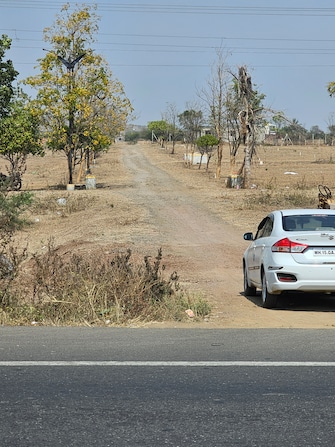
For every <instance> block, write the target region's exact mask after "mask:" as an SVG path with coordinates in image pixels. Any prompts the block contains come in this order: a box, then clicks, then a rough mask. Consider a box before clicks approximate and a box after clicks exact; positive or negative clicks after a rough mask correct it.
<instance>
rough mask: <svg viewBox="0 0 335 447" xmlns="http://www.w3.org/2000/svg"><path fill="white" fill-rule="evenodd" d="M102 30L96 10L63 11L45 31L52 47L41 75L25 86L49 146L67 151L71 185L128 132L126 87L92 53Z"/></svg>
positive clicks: (128, 103)
mask: <svg viewBox="0 0 335 447" xmlns="http://www.w3.org/2000/svg"><path fill="white" fill-rule="evenodd" d="M97 30H98V17H97V15H96V13H95V7H94V6H85V5H84V6H82V7H79V6H78V5H76V7H75V9H74V10H73V11H72V12H71V11H70V4H69V3H68V4H66V5H65V6H63V8H62V10H61V13H60V14H59V15H57V16H56V20H55V23H54V24H53V26H51V27H50V28H46V29H45V30H44V40H45V41H46V42H47V43H48V44H49V47H51V48H50V49H49V50H48V52H47V53H46V56H45V57H44V58H43V59H40V60H39V63H40V70H41V73H40V74H39V75H37V76H33V77H30V78H28V79H27V80H26V83H27V84H29V85H31V86H32V87H34V88H36V89H37V90H38V92H37V97H36V100H35V110H36V112H38V113H39V114H40V117H41V120H42V125H43V129H44V131H45V138H46V144H47V146H48V147H49V148H50V149H52V150H54V151H59V150H61V151H64V152H65V154H66V156H67V160H68V176H69V183H73V172H74V169H75V165H77V164H79V163H80V164H81V163H82V162H83V160H84V159H85V157H86V160H87V163H88V160H89V153H90V151H94V152H98V151H103V150H107V149H108V147H109V146H110V144H111V143H112V142H113V140H114V138H115V137H116V135H118V134H119V133H120V131H122V130H124V129H125V126H126V123H127V118H128V116H129V115H130V114H131V112H132V110H133V109H132V106H131V103H130V101H129V100H128V98H127V97H126V95H125V92H124V87H123V85H122V84H121V82H119V81H118V80H116V79H114V78H113V76H112V72H111V71H110V69H109V66H108V64H107V62H106V61H105V60H104V59H103V58H102V57H101V56H100V55H98V54H96V53H95V52H94V50H93V48H92V45H93V42H94V34H95V33H96V32H97Z"/></svg>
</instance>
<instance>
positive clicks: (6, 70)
mask: <svg viewBox="0 0 335 447" xmlns="http://www.w3.org/2000/svg"><path fill="white" fill-rule="evenodd" d="M11 43H12V41H11V39H10V38H9V37H8V36H7V35H5V34H3V35H2V36H1V38H0V119H1V118H3V117H4V116H6V115H7V114H8V113H9V108H10V102H11V100H12V97H13V96H14V88H13V82H14V80H15V79H16V77H17V75H18V72H17V71H16V70H15V69H14V66H13V62H12V61H11V60H9V59H8V60H6V61H5V60H4V57H5V54H6V51H8V50H9V49H10V47H11Z"/></svg>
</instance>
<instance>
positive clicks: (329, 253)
mask: <svg viewBox="0 0 335 447" xmlns="http://www.w3.org/2000/svg"><path fill="white" fill-rule="evenodd" d="M334 255H335V249H328V248H322V249H320V250H319V249H318V250H314V256H334Z"/></svg>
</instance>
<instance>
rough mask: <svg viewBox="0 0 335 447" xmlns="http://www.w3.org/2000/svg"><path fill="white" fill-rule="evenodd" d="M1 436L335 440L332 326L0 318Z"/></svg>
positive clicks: (46, 441) (105, 442)
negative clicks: (75, 324) (57, 323)
mask: <svg viewBox="0 0 335 447" xmlns="http://www.w3.org/2000/svg"><path fill="white" fill-rule="evenodd" d="M0 378H1V387H0V402H1V407H0V408H1V410H0V445H1V446H2V447H7V446H8V447H9V446H10V447H16V446H20V447H21V446H23V447H25V446H34V447H36V446H37V447H47V446H66V447H68V446H78V447H79V446H116V447H124V446H152V447H160V446H175V447H177V446H187V447H189V446H199V447H200V446H201V447H205V446H210V447H214V446H215V447H220V446H246V447H247V446H248V447H249V446H257V447H261V446H264V447H270V446H280V447H286V446H290V447H294V446H311V447H312V446H313V447H314V446H333V445H334V444H335V428H334V414H335V337H334V331H333V330H332V329H330V330H294V329H291V330H287V329H271V330H259V329H254V330H231V329H223V330H198V329H197V330H193V329H187V330H180V329H166V330H164V329H156V330H153V329H107V328H106V329H88V328H87V329H86V328H7V327H6V328H0Z"/></svg>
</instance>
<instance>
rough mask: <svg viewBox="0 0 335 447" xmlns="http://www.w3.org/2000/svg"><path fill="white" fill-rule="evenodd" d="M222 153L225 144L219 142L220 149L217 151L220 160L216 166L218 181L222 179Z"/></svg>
mask: <svg viewBox="0 0 335 447" xmlns="http://www.w3.org/2000/svg"><path fill="white" fill-rule="evenodd" d="M222 152H223V143H222V142H219V144H218V149H217V155H218V160H217V164H216V179H217V180H218V179H219V178H220V177H221V165H222Z"/></svg>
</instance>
